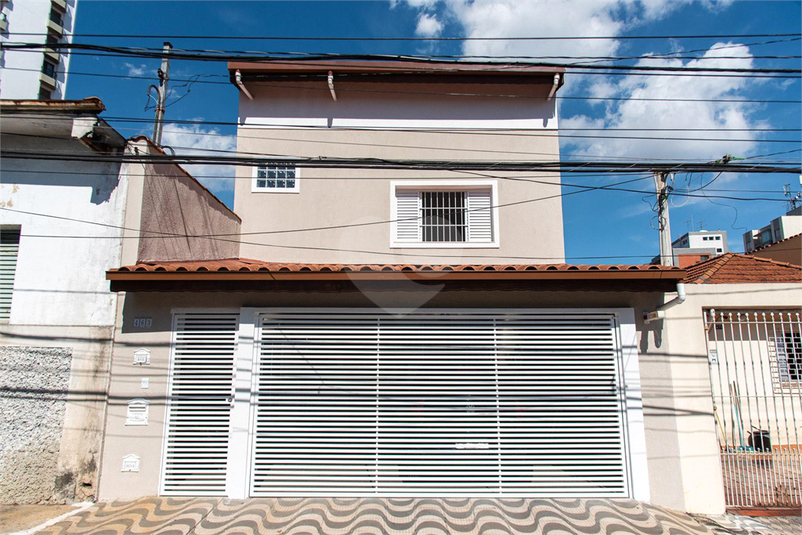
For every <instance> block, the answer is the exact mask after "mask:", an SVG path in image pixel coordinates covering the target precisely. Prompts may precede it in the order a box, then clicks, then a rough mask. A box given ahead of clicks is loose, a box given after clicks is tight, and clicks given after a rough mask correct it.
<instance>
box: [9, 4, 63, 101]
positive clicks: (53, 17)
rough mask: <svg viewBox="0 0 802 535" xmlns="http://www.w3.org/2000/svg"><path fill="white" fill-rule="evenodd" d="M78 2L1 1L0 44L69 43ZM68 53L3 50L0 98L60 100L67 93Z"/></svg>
mask: <svg viewBox="0 0 802 535" xmlns="http://www.w3.org/2000/svg"><path fill="white" fill-rule="evenodd" d="M77 6H78V0H24V1H20V0H16V1H10V0H0V41H2V42H6V41H13V42H22V43H40V44H46V45H51V44H59V43H70V42H72V34H73V31H74V30H73V28H74V26H75V13H76V9H77ZM69 63H70V54H69V51H67V50H60V49H58V48H45V49H44V50H43V51H41V50H3V52H2V57H0V98H3V99H14V100H33V99H40V100H48V99H63V98H64V97H65V95H66V93H67V73H68V70H69Z"/></svg>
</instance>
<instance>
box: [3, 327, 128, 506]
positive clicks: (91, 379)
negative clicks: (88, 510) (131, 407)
mask: <svg viewBox="0 0 802 535" xmlns="http://www.w3.org/2000/svg"><path fill="white" fill-rule="evenodd" d="M111 336H112V329H111V328H110V327H56V326H53V327H49V328H47V329H42V328H41V327H39V326H10V325H2V326H0V346H1V347H0V355H9V356H11V357H13V359H12V360H4V361H3V362H2V369H0V377H2V378H3V379H4V381H3V382H4V385H5V384H6V377H8V380H7V384H8V392H9V393H10V394H9V395H8V396H6V395H4V396H3V397H2V398H0V403H6V402H7V401H9V400H10V401H12V402H13V403H14V406H13V407H9V409H14V410H19V411H21V413H22V414H25V413H28V414H33V413H34V412H36V413H37V414H39V412H41V411H42V409H41V407H44V406H46V405H47V404H50V405H53V404H60V405H59V407H60V408H59V412H58V413H56V412H54V413H49V414H48V416H47V417H46V418H42V419H41V420H39V419H36V420H34V421H33V423H32V425H33V426H34V427H36V428H41V429H40V430H39V431H43V430H46V429H50V428H52V430H51V431H49V432H48V437H49V439H48V442H43V443H41V445H40V443H39V441H38V440H37V441H36V442H31V443H29V445H27V446H25V448H26V449H21V450H18V452H17V455H18V456H20V458H23V459H28V461H27V462H28V463H29V464H27V465H26V464H24V463H22V462H15V464H14V466H15V467H16V468H15V471H16V472H19V473H21V474H22V477H24V478H29V479H30V481H31V482H34V481H38V482H40V483H39V486H38V487H36V489H37V493H38V494H37V496H35V497H34V496H33V495H31V494H30V493H29V492H27V491H25V490H24V488H23V487H21V486H19V485H18V486H16V487H13V488H11V487H9V488H8V489H6V490H7V492H8V493H10V496H9V497H8V498H6V497H5V496H4V497H3V499H2V500H0V501H2V502H4V503H5V502H7V501H8V500H12V501H16V502H19V503H36V502H40V501H52V502H62V503H63V502H73V501H85V500H91V499H94V498H95V496H96V488H97V478H98V464H99V460H100V456H99V452H100V448H101V443H102V439H103V422H104V415H105V409H106V389H107V383H108V369H109V360H110V357H111ZM20 356H23V357H27V358H20ZM7 372H8V375H7ZM56 372H57V373H56ZM28 378H30V380H29V379H28ZM5 409H6V407H5V406H3V411H2V413H3V414H4V415H5V414H9V415H10V416H11V418H12V420H13V419H14V414H16V413H14V412H10V413H9V412H6V411H5ZM37 411H38V412H37ZM37 418H38V416H37ZM0 429H2V431H3V432H5V431H6V429H8V430H9V432H14V431H15V428H14V427H6V426H5V425H3V426H0ZM39 431H37V432H39ZM2 442H3V443H5V441H2ZM44 445H47V448H48V449H47V450H44V449H43V446H44ZM26 466H29V468H28V469H26V468H25V467H26ZM5 472H6V470H4V469H3V468H0V474H2V473H5ZM18 475H19V474H18ZM2 486H3V485H0V487H2Z"/></svg>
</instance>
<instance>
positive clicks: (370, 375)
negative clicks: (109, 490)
mask: <svg viewBox="0 0 802 535" xmlns="http://www.w3.org/2000/svg"><path fill="white" fill-rule="evenodd" d="M260 338H261V341H260V345H259V348H260V349H259V359H258V369H257V375H256V390H257V392H256V395H255V400H256V410H255V429H254V440H255V445H254V455H253V462H252V481H251V494H252V495H254V496H270V495H277V496H278V495H293V494H296V495H306V496H310V495H330V496H331V495H341V496H342V495H354V496H364V495H394V496H398V495H415V496H421V495H435V494H436V495H440V496H444V495H460V496H516V495H520V496H549V497H556V496H588V497H590V496H627V495H628V485H627V474H626V468H625V455H624V432H623V427H624V426H623V402H622V396H621V391H620V384H621V382H620V373H619V362H618V361H619V357H618V354H619V348H618V341H617V331H616V324H615V319H614V317H613V316H612V315H611V314H585V315H544V314H536V313H532V314H514V315H512V314H511V315H502V316H498V315H492V314H483V313H447V314H445V313H443V314H440V313H424V312H418V313H412V314H407V315H391V314H375V313H358V312H346V313H331V314H303V313H290V312H286V313H270V314H266V315H263V316H262V317H261V323H260Z"/></svg>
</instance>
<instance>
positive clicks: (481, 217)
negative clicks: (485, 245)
mask: <svg viewBox="0 0 802 535" xmlns="http://www.w3.org/2000/svg"><path fill="white" fill-rule="evenodd" d="M491 205H492V195H491V190H489V189H482V190H470V191H468V241H469V242H492V241H493V209H492V206H491Z"/></svg>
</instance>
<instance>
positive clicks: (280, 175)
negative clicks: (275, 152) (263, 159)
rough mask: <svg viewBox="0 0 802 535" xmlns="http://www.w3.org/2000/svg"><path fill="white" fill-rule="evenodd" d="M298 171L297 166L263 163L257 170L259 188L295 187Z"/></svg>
mask: <svg viewBox="0 0 802 535" xmlns="http://www.w3.org/2000/svg"><path fill="white" fill-rule="evenodd" d="M296 175H297V172H296V169H295V167H288V166H283V165H263V166H260V167H259V168H257V170H256V188H257V189H276V190H290V189H295V186H296V180H297V176H296Z"/></svg>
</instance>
